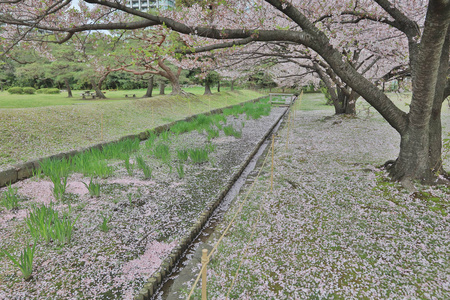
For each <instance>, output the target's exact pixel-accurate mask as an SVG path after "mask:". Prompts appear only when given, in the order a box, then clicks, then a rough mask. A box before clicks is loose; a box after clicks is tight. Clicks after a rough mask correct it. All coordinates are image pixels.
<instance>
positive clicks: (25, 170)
mask: <svg viewBox="0 0 450 300" xmlns="http://www.w3.org/2000/svg"><path fill="white" fill-rule="evenodd" d="M265 97H267V96H261V97H259V98H256V99H252V100H249V101H246V102H242V103H241V104H240V105H244V104H245V103H249V102H250V103H251V102H257V101H259V100H261V99H263V98H265ZM233 106H234V105H230V106H227V107H222V108H216V109H213V110H211V111H209V112H204V113H199V114H195V115H191V116H189V117H186V118H184V119H181V120H177V121H174V122H171V123H167V124H164V125H161V126H158V127H155V128H153V129H151V130H147V131H143V132H140V133H138V134H131V135H127V136H123V137H121V138H119V139H117V140H113V141H109V142H103V143H99V144H95V145H93V146H89V147H85V148H81V149H78V150H71V151H68V152H62V153H59V154H55V155H51V156H46V157H42V158H38V159H36V160H32V161H28V162H25V163H22V164H17V165H14V166H13V167H11V168H9V169H6V170H3V171H1V172H0V188H2V187H4V186H6V185H8V184H13V183H16V182H18V181H20V180H24V179H27V178H30V177H32V176H33V171H34V170H37V169H39V168H40V165H39V162H42V161H44V160H46V159H63V158H70V157H73V156H75V155H77V154H79V153H83V152H86V151H90V150H91V149H102V148H103V147H105V146H107V145H109V144H113V143H117V142H120V141H123V140H127V139H135V138H139V139H140V140H141V141H143V140H146V139H148V137H149V136H150V132H155V133H161V132H163V131H167V130H169V128H170V127H172V126H173V125H174V124H175V123H177V122H180V121H190V120H192V119H193V118H195V117H197V116H198V115H210V114H217V113H221V112H222V111H223V110H224V109H227V108H231V107H233Z"/></svg>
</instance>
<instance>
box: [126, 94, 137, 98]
mask: <svg viewBox="0 0 450 300" xmlns="http://www.w3.org/2000/svg"><path fill="white" fill-rule="evenodd" d="M131 96H133V98H136V94H125V98H128V97H131Z"/></svg>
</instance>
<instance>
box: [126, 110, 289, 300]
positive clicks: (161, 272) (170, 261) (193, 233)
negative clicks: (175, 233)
mask: <svg viewBox="0 0 450 300" xmlns="http://www.w3.org/2000/svg"><path fill="white" fill-rule="evenodd" d="M287 111H288V109H286V111H285V112H284V113H283V114H281V116H280V117H279V118H278V119H277V120H276V122H275V123H274V124H273V125H272V126H271V127H270V129H269V130H268V131H267V132H266V134H265V135H264V136H263V137H262V138H261V140H260V141H259V142H258V144H257V145H256V146H255V148H254V149H253V151H252V152H251V153H250V154H249V155H248V156H247V157H246V159H245V161H244V162H243V163H242V164H241V165H240V167H239V169H238V170H237V172H236V173H235V174H234V175H233V176H232V178H231V179H230V180H229V181H228V183H227V185H226V186H225V187H224V188H223V189H222V191H221V192H220V193H219V195H218V196H217V198H216V199H215V200H213V201H211V202H210V203H209V204H208V205H207V206H206V208H205V209H204V211H203V212H202V213H201V214H200V216H199V217H198V219H197V221H196V222H194V225H193V226H192V227H191V228H190V229H189V232H188V233H187V234H186V235H185V236H184V237H183V238H182V239H181V240H180V242H179V243H178V246H176V247H175V248H173V249H172V251H171V253H170V254H169V255H168V256H167V257H166V259H164V260H163V262H162V263H161V266H160V267H159V269H158V270H157V271H156V272H154V273H153V275H152V276H151V277H150V278H149V279H148V280H147V283H146V284H144V287H143V288H142V289H141V290H140V291H139V294H138V295H136V296H135V297H134V300H150V299H152V297H153V296H154V295H155V294H156V292H157V291H158V290H159V288H160V287H161V285H162V283H164V280H165V278H166V277H168V276H169V275H170V274H171V273H172V270H173V268H174V267H175V266H176V265H177V263H178V261H179V260H180V259H181V258H182V256H183V254H184V252H185V251H186V250H187V249H188V247H189V245H190V244H191V243H192V242H193V241H194V240H195V239H196V238H197V236H198V235H199V234H200V232H201V230H202V228H203V227H204V226H205V224H206V222H207V221H208V220H209V218H210V217H211V216H212V214H213V212H214V210H215V209H216V208H217V207H218V206H219V205H220V203H221V202H222V200H223V199H224V198H225V196H226V194H227V193H228V191H229V190H230V189H231V187H232V186H233V184H234V183H235V181H236V180H237V179H238V178H239V176H241V174H242V172H244V170H245V168H246V167H247V165H248V164H249V163H250V161H251V160H252V158H253V157H254V156H255V154H256V153H257V152H258V150H259V148H260V147H261V145H262V144H263V143H264V141H265V140H266V139H267V138H268V137H269V136H270V134H271V133H272V131H273V130H274V128H275V127H276V125H277V124H278V122H279V121H280V120H281V119H282V118H284V117H285V115H286V113H287Z"/></svg>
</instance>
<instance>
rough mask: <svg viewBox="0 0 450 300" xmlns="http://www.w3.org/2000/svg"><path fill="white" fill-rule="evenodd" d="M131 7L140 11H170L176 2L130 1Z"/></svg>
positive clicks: (159, 0) (161, 0)
mask: <svg viewBox="0 0 450 300" xmlns="http://www.w3.org/2000/svg"><path fill="white" fill-rule="evenodd" d="M128 3H129V6H130V7H131V8H134V9H138V10H144V11H145V10H149V9H168V8H170V7H175V0H129V2H128Z"/></svg>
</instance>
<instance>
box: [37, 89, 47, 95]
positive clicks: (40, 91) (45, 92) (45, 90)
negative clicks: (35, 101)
mask: <svg viewBox="0 0 450 300" xmlns="http://www.w3.org/2000/svg"><path fill="white" fill-rule="evenodd" d="M36 93H37V94H48V88H43V89H39V90H37V91H36Z"/></svg>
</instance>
